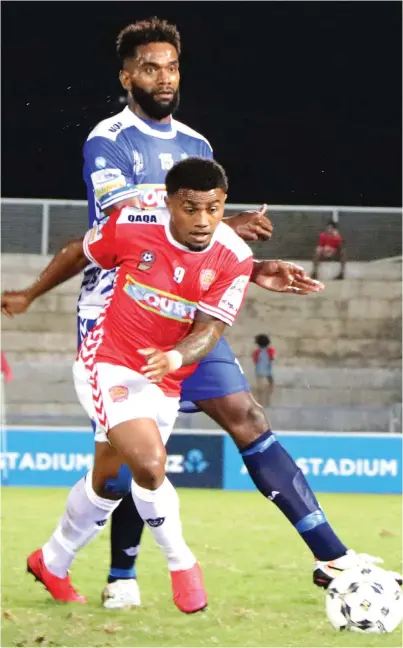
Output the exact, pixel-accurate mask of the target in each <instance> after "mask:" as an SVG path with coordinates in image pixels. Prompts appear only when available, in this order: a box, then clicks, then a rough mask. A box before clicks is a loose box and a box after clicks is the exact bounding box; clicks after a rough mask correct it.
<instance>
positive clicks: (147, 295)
mask: <svg viewBox="0 0 403 648" xmlns="http://www.w3.org/2000/svg"><path fill="white" fill-rule="evenodd" d="M126 279H127V281H126V284H125V286H124V288H123V290H124V291H125V293H126V294H127V295H129V297H130V298H131V299H133V300H134V301H135V302H136V303H137V304H138V306H140V308H144V310H147V311H150V312H151V313H157V315H161V316H162V317H167V318H168V319H173V320H176V321H177V322H185V323H186V324H192V322H193V320H194V318H195V316H196V312H197V303H196V302H191V301H188V300H187V299H183V298H180V297H178V296H177V295H171V293H168V292H164V291H163V290H158V289H156V288H151V286H146V285H144V284H141V283H140V282H138V281H136V280H135V279H133V277H131V276H130V275H126Z"/></svg>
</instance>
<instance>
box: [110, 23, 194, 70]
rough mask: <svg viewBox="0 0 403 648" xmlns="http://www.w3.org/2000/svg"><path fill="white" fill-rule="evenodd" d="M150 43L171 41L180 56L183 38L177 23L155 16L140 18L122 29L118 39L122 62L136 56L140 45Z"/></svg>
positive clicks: (117, 49)
mask: <svg viewBox="0 0 403 648" xmlns="http://www.w3.org/2000/svg"><path fill="white" fill-rule="evenodd" d="M149 43H170V44H171V45H173V46H174V48H175V49H176V51H177V52H178V56H180V53H181V38H180V35H179V32H178V29H177V27H176V25H172V24H171V23H169V22H168V21H167V20H161V19H160V18H156V17H154V18H148V19H147V20H138V21H137V22H135V23H133V24H131V25H127V27H124V29H122V31H121V32H120V34H119V36H118V38H117V41H116V51H117V54H118V57H119V59H120V62H121V64H123V63H124V62H125V61H126V59H128V58H134V57H135V56H136V53H137V47H138V46H139V45H148V44H149Z"/></svg>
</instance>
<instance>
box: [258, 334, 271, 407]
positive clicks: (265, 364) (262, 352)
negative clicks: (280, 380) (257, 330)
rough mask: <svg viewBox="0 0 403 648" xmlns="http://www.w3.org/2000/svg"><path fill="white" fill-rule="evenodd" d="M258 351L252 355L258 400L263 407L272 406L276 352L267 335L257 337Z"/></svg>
mask: <svg viewBox="0 0 403 648" xmlns="http://www.w3.org/2000/svg"><path fill="white" fill-rule="evenodd" d="M255 343H256V345H257V349H255V350H254V352H253V354H252V358H253V362H254V365H255V376H256V392H257V394H256V395H257V399H258V401H259V403H260V404H261V405H263V407H268V406H269V405H270V401H271V396H272V393H273V388H274V380H273V360H274V358H275V355H276V350H275V348H274V347H272V346H271V344H270V338H269V337H268V336H267V335H264V334H260V335H257V336H256V337H255Z"/></svg>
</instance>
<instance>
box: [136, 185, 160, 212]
mask: <svg viewBox="0 0 403 648" xmlns="http://www.w3.org/2000/svg"><path fill="white" fill-rule="evenodd" d="M136 189H138V190H139V192H140V197H141V206H142V207H143V209H156V208H158V207H166V205H165V196H166V195H167V191H166V187H165V185H163V184H139V185H136Z"/></svg>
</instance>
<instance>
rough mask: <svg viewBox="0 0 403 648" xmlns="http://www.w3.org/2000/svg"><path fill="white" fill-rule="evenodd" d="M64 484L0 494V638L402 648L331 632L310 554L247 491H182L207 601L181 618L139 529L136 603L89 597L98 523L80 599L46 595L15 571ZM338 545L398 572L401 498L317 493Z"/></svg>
mask: <svg viewBox="0 0 403 648" xmlns="http://www.w3.org/2000/svg"><path fill="white" fill-rule="evenodd" d="M66 496H67V490H65V489H39V488H38V489H35V488H30V489H23V488H3V490H2V517H3V520H2V523H3V526H2V637H1V645H2V646H77V647H78V646H184V647H185V646H194V647H196V646H213V647H217V646H271V647H275V646H301V647H305V646H309V647H320V646H379V647H383V646H389V647H390V646H401V645H402V636H401V630H400V629H399V630H396V631H395V632H394V633H392V634H389V635H357V634H354V633H338V632H336V631H335V630H333V629H332V627H331V626H330V624H329V622H328V621H327V619H326V616H325V613H324V593H323V591H322V590H319V589H317V588H316V587H314V586H313V585H312V584H311V581H312V559H311V555H310V552H309V551H308V549H307V548H306V547H305V545H304V543H303V542H302V541H301V539H300V538H299V536H298V534H297V533H296V532H295V531H294V530H293V529H292V527H291V526H290V525H289V523H288V522H287V520H285V519H284V518H283V516H282V515H281V514H280V513H279V511H278V510H277V509H276V507H275V506H274V505H272V504H271V503H269V502H267V501H265V500H264V499H263V497H261V496H260V495H259V494H257V493H233V492H225V491H207V490H181V491H180V498H181V506H182V519H183V523H184V529H185V537H186V538H187V541H188V543H189V545H190V546H191V547H192V549H193V550H194V552H195V554H196V555H197V557H198V559H199V561H200V563H201V565H202V567H203V570H204V576H205V581H206V586H207V590H208V593H209V609H208V610H207V611H205V612H203V613H200V614H195V615H191V616H186V615H184V614H181V613H180V612H179V611H178V610H177V609H176V608H175V606H174V605H173V603H172V601H171V590H170V581H169V576H168V573H167V570H166V567H165V563H164V560H163V558H162V556H161V555H160V553H159V550H158V549H157V548H156V547H155V546H154V544H153V540H152V537H151V535H150V534H149V532H148V531H147V532H146V533H145V537H144V542H143V546H142V551H141V554H140V557H139V560H138V576H139V585H140V588H141V594H142V602H143V604H142V606H141V608H139V609H137V610H127V611H121V612H120V611H119V612H117V611H112V610H111V611H106V610H104V609H103V608H102V607H101V604H100V593H101V590H102V589H103V586H104V583H105V576H106V574H107V570H108V561H109V529H106V530H104V531H103V533H101V535H100V536H99V537H98V538H97V540H96V541H95V542H93V543H92V544H90V545H89V546H88V547H85V548H84V549H83V550H82V551H81V552H80V554H79V556H78V559H77V560H76V562H75V564H74V566H73V570H72V578H73V583H74V585H75V586H76V587H77V589H78V590H79V591H80V592H81V593H82V594H84V595H85V596H86V597H87V598H88V600H89V604H88V605H87V606H79V605H64V604H59V603H56V602H55V601H53V600H52V599H51V598H50V596H49V594H48V593H47V592H45V590H44V589H43V587H42V586H41V585H40V584H39V583H35V582H34V580H33V578H32V576H30V575H28V574H27V573H26V571H25V559H26V556H27V555H28V554H29V553H30V552H31V551H32V550H33V549H36V548H37V547H39V546H40V545H41V544H43V542H44V541H45V540H46V539H47V538H48V536H49V534H50V533H51V532H52V531H53V529H54V527H55V524H56V523H57V521H58V519H59V517H60V515H61V513H62V511H63V508H64V502H65V499H66ZM320 502H321V505H322V507H323V508H324V510H325V511H326V513H327V516H328V518H329V520H330V522H331V524H333V526H334V527H335V529H336V530H337V531H338V533H339V535H340V536H341V537H342V539H344V542H345V543H346V544H347V545H348V546H350V547H352V548H354V549H356V550H358V551H363V552H365V553H370V554H373V555H379V556H382V557H383V558H384V559H385V566H386V567H388V568H390V569H394V570H400V569H401V547H402V538H401V529H402V521H401V515H402V510H401V498H400V497H398V496H377V495H321V496H320Z"/></svg>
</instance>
